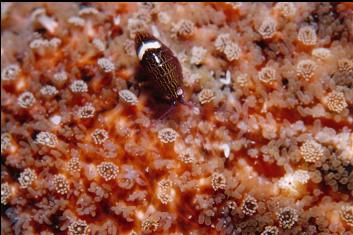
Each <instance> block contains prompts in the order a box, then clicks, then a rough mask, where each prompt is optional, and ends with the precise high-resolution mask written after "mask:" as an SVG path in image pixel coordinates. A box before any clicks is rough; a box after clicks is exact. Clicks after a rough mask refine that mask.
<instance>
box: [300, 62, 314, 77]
mask: <svg viewBox="0 0 353 235" xmlns="http://www.w3.org/2000/svg"><path fill="white" fill-rule="evenodd" d="M316 68H317V65H316V63H315V62H314V61H312V60H301V61H300V62H299V63H298V64H297V76H298V77H301V78H303V79H305V80H306V81H309V80H310V79H311V78H312V77H313V76H314V72H315V69H316Z"/></svg>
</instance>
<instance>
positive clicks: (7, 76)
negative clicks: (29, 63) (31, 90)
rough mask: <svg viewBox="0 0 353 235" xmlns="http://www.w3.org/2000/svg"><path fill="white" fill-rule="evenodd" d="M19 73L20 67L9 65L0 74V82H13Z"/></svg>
mask: <svg viewBox="0 0 353 235" xmlns="http://www.w3.org/2000/svg"><path fill="white" fill-rule="evenodd" d="M20 72H21V68H20V66H18V65H17V64H10V65H9V66H7V67H6V68H4V70H3V71H2V72H1V80H3V81H12V80H15V79H16V77H17V76H18V74H19V73H20Z"/></svg>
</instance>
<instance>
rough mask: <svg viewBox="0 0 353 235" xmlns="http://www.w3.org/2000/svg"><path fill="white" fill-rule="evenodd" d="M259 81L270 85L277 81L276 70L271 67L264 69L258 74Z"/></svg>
mask: <svg viewBox="0 0 353 235" xmlns="http://www.w3.org/2000/svg"><path fill="white" fill-rule="evenodd" d="M258 76H259V80H260V81H262V82H264V83H271V82H274V81H276V80H277V77H276V70H275V69H274V68H272V67H264V68H262V69H261V70H260V72H259V75H258Z"/></svg>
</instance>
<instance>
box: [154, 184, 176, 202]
mask: <svg viewBox="0 0 353 235" xmlns="http://www.w3.org/2000/svg"><path fill="white" fill-rule="evenodd" d="M173 192H174V191H173V182H172V181H171V180H166V179H163V180H161V181H159V183H158V188H157V197H158V199H159V200H160V201H161V202H162V204H168V203H169V202H171V201H172V200H173Z"/></svg>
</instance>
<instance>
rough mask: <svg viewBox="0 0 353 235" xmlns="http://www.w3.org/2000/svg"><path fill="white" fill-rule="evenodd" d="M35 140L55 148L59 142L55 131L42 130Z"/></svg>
mask: <svg viewBox="0 0 353 235" xmlns="http://www.w3.org/2000/svg"><path fill="white" fill-rule="evenodd" d="M35 142H36V143H38V144H41V145H45V146H48V147H51V148H54V147H55V146H56V145H57V144H58V138H57V137H56V135H54V134H53V133H50V132H46V131H41V132H39V133H38V135H37V136H36V139H35Z"/></svg>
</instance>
